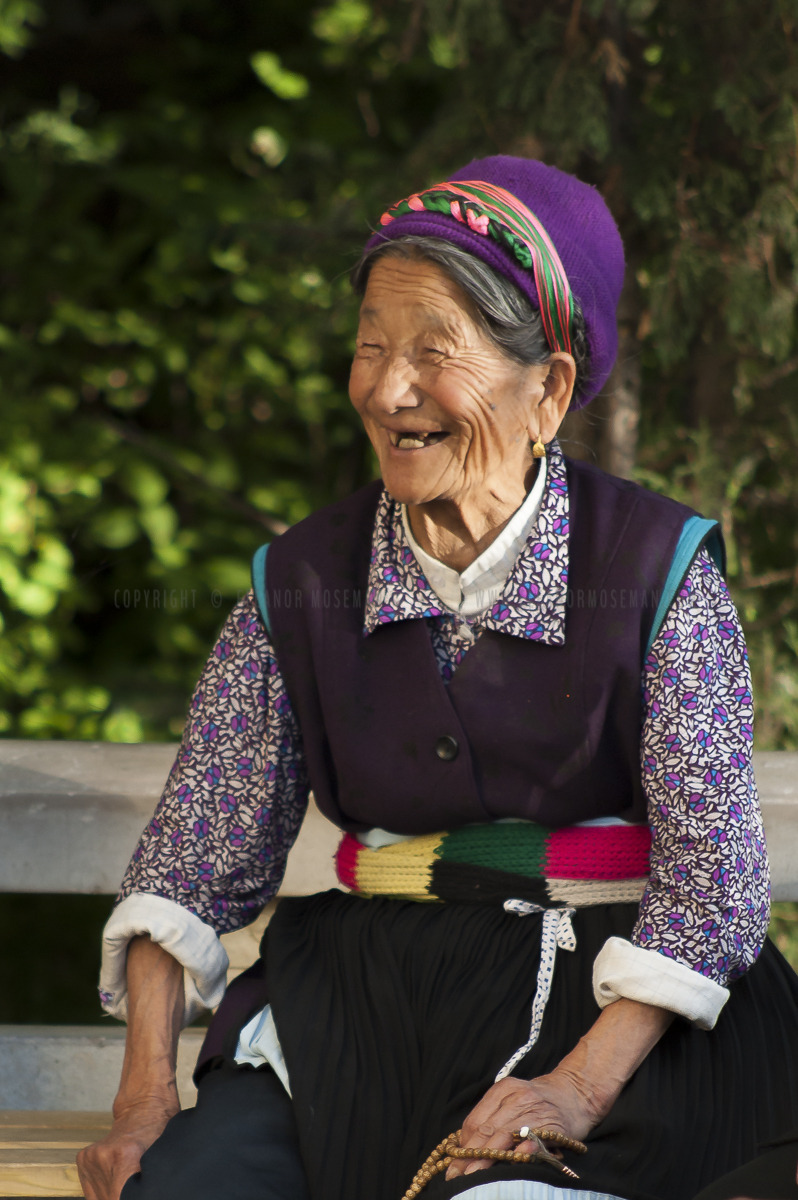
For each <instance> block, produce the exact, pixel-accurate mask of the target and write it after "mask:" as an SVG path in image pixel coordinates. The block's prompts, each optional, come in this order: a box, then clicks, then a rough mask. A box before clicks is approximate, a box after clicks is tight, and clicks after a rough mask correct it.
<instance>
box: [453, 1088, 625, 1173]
mask: <svg viewBox="0 0 798 1200" xmlns="http://www.w3.org/2000/svg"><path fill="white" fill-rule="evenodd" d="M603 1115H604V1113H603V1112H602V1111H601V1110H600V1107H599V1105H598V1104H597V1103H596V1102H595V1101H594V1100H593V1098H592V1097H591V1096H588V1095H586V1094H585V1090H584V1088H582V1087H580V1085H579V1082H578V1080H577V1079H576V1078H574V1077H572V1076H571V1075H569V1074H568V1073H567V1072H564V1071H562V1069H561V1068H558V1069H557V1070H555V1071H552V1073H551V1074H550V1075H541V1076H539V1078H537V1079H532V1080H525V1079H514V1078H512V1077H510V1078H509V1079H502V1080H501V1082H499V1083H494V1084H493V1086H492V1087H490V1088H489V1089H488V1091H487V1092H486V1093H485V1095H484V1096H483V1097H482V1099H481V1100H480V1102H479V1104H477V1105H476V1106H475V1107H474V1108H473V1109H472V1110H471V1112H470V1113H469V1114H468V1116H467V1117H466V1119H465V1121H464V1122H463V1131H462V1133H461V1135H460V1145H461V1146H474V1147H476V1148H477V1149H482V1147H483V1146H489V1147H491V1149H495V1150H511V1149H513V1148H514V1147H515V1149H517V1150H521V1151H523V1152H529V1151H533V1150H535V1149H536V1147H535V1145H534V1144H533V1143H531V1142H520V1143H519V1144H518V1145H517V1146H516V1145H515V1143H514V1142H513V1139H512V1132H513V1130H514V1129H515V1130H517V1129H520V1128H521V1127H522V1126H523V1125H529V1126H531V1127H532V1128H537V1129H543V1128H546V1129H554V1130H556V1131H557V1132H558V1133H564V1134H566V1136H567V1137H571V1138H578V1139H579V1140H580V1141H581V1140H582V1139H583V1138H584V1137H586V1136H587V1134H588V1133H589V1132H590V1130H591V1129H593V1127H594V1126H595V1125H597V1124H598V1122H599V1121H600V1120H601V1118H602V1116H603ZM489 1166H491V1161H490V1159H485V1158H477V1159H471V1160H470V1161H469V1160H466V1161H460V1162H455V1163H452V1165H451V1166H450V1167H449V1169H448V1171H447V1172H446V1178H447V1179H455V1178H456V1177H457V1176H458V1175H470V1174H471V1173H472V1172H473V1171H481V1170H484V1168H485V1167H489Z"/></svg>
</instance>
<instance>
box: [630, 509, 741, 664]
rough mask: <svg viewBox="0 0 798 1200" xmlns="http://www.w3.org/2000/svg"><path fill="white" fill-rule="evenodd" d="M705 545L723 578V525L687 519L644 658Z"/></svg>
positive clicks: (703, 519) (704, 519) (702, 518)
mask: <svg viewBox="0 0 798 1200" xmlns="http://www.w3.org/2000/svg"><path fill="white" fill-rule="evenodd" d="M703 545H706V547H707V550H708V551H709V553H710V554H711V556H712V558H713V560H714V562H715V566H716V567H717V568H718V570H719V571H720V573H721V575H722V574H723V573H724V571H725V569H726V555H725V552H724V549H723V539H722V538H721V536H720V526H719V525H718V523H717V521H709V520H707V518H706V517H688V518H687V520H686V521H685V523H684V528H683V529H682V532H681V533H680V534H679V541H678V542H677V543H676V550H675V551H674V555H673V561H672V562H671V565H670V570H669V571H668V575H667V578H666V580H665V585H664V587H663V589H662V595H661V596H660V601H659V604H658V605H657V611H656V612H655V613H654V621H653V623H652V625H651V633H650V634H649V636H648V644H647V645H646V653H645V655H644V657H648V652H649V650H650V649H651V647H652V646H653V644H654V639H655V638H656V636H657V634H658V633H659V631H660V629H662V624H663V621H664V620H665V617H666V616H667V615H668V609H669V608H670V606H671V605H672V604H673V602H674V600H675V599H676V596H677V593H678V591H679V588H680V587H681V586H682V584H683V583H684V581H685V578H686V576H687V572H688V571H689V570H690V566H691V564H692V562H693V559H694V558H695V556H696V554H697V553H698V551H699V550H700V548H701V547H702V546H703Z"/></svg>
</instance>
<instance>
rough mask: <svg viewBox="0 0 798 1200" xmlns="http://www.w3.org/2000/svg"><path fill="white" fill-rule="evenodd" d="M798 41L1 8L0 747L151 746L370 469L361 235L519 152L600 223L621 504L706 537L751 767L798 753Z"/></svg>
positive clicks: (456, 17)
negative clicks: (712, 539)
mask: <svg viewBox="0 0 798 1200" xmlns="http://www.w3.org/2000/svg"><path fill="white" fill-rule="evenodd" d="M45 12H46V20H45V19H44V17H43V13H45ZM797 27H798V2H796V0H776V2H775V3H774V4H771V5H766V6H762V5H758V4H755V3H754V0H743V2H742V3H741V2H740V0H707V2H706V3H705V4H704V5H696V4H694V3H688V2H687V0H673V3H670V4H668V5H665V4H663V3H661V0H660V2H659V3H658V2H657V0H613V3H609V0H582V3H581V4H580V3H579V2H578V0H567V2H566V0H554V3H549V2H546V3H544V2H543V0H501V2H500V3H496V4H487V5H486V4H484V3H477V2H476V0H379V2H378V0H333V2H331V3H319V2H318V0H314V3H310V2H308V3H301V2H300V3H296V2H294V3H292V4H289V3H288V2H287V0H274V2H273V3H270V4H269V5H252V4H247V3H244V0H233V2H231V3H230V4H228V5H220V4H218V3H216V2H215V0H214V2H212V0H193V2H192V3H190V4H189V3H188V0H124V2H123V0H102V3H101V2H100V0H90V2H89V3H87V4H85V5H83V6H81V7H79V8H77V9H75V8H73V7H66V6H58V5H51V6H47V8H46V10H45V9H44V8H43V7H40V6H37V5H36V4H34V3H32V2H31V0H0V51H2V52H4V53H5V54H6V56H7V58H6V60H5V64H4V72H3V78H2V81H0V98H1V99H2V106H1V108H0V114H1V115H0V189H2V204H3V218H4V219H3V223H2V227H0V242H1V243H2V255H1V256H0V262H2V268H0V270H2V275H3V283H4V286H3V288H2V290H1V291H0V354H2V357H3V371H2V376H1V379H2V382H1V383H0V388H1V389H2V405H3V416H4V421H3V429H2V435H1V436H0V530H1V531H2V536H1V537H0V614H1V617H2V621H3V623H4V632H3V637H2V642H0V712H1V713H2V715H0V727H2V729H3V731H5V732H7V733H17V734H23V735H25V736H64V737H111V738H115V739H129V740H135V739H137V738H140V737H149V738H159V737H173V736H176V735H177V733H178V732H179V729H180V725H181V722H182V713H183V710H184V707H185V702H186V698H187V695H188V692H189V689H190V687H191V684H192V680H193V678H194V677H195V675H196V673H197V671H198V669H199V666H200V664H201V661H202V658H203V656H204V654H205V653H206V652H207V646H208V645H209V643H210V641H211V639H212V637H213V635H214V632H215V630H216V628H217V627H218V624H219V622H220V620H221V618H222V616H223V615H224V611H225V609H226V608H227V607H228V606H229V605H230V604H231V603H232V602H233V601H234V600H235V599H236V597H237V595H238V594H239V592H240V591H241V590H243V589H245V588H246V587H247V563H248V561H249V558H250V555H251V553H252V551H253V550H254V549H255V547H256V546H257V545H258V544H259V542H261V541H263V540H267V539H268V538H269V537H271V536H272V535H273V534H274V533H275V532H277V531H279V530H280V529H282V528H283V527H284V526H285V525H286V524H288V523H291V522H293V521H296V520H297V519H299V518H301V517H302V516H303V515H305V514H306V513H307V512H308V511H310V510H311V509H312V508H314V507H317V506H318V505H320V504H322V503H324V502H325V501H327V500H329V499H331V498H334V497H335V496H339V495H343V494H345V493H346V492H348V491H350V490H351V489H352V488H354V487H355V486H357V485H358V484H359V483H361V482H363V481H365V479H367V478H368V476H369V474H370V472H371V470H372V466H371V459H370V456H369V453H368V450H367V448H366V446H365V445H364V441H363V438H362V437H361V436H360V434H359V431H358V429H357V426H356V422H355V420H354V418H353V416H352V414H351V413H350V411H349V406H348V402H347V399H346V379H347V371H348V351H349V339H350V336H351V331H352V327H353V304H352V301H351V299H350V297H349V294H348V285H347V282H346V275H347V271H348V268H349V266H350V265H351V263H352V262H353V261H354V259H355V257H356V255H357V253H358V250H359V248H360V246H361V244H362V241H363V235H364V232H365V231H366V230H367V228H368V225H369V223H371V224H373V223H374V222H375V220H376V219H377V217H378V215H379V213H380V211H381V210H382V208H383V207H384V206H385V204H386V203H387V202H388V201H390V200H392V199H395V198H396V197H398V196H400V195H402V194H404V193H406V192H407V191H408V190H409V189H410V188H411V187H416V186H419V185H420V184H422V183H423V182H426V181H430V180H433V179H435V178H441V177H443V176H444V174H445V172H446V171H447V170H449V169H450V168H452V167H455V166H459V165H462V163H463V162H465V161H467V160H468V158H470V157H473V156H475V155H478V154H482V153H495V152H509V153H521V154H537V155H542V156H544V157H546V158H547V159H548V160H549V161H551V162H554V163H557V164H558V165H560V166H562V167H564V168H565V169H569V170H575V171H577V172H578V173H580V174H581V175H582V176H583V177H584V178H586V179H588V180H589V181H590V182H593V183H595V184H596V185H597V186H599V187H600V188H601V189H602V191H603V192H604V193H605V195H606V196H607V198H608V201H609V203H610V205H611V206H612V208H613V210H614V212H615V213H616V215H617V217H618V220H619V223H620V225H621V228H622V232H623V234H624V238H625V242H626V245H627V249H628V256H629V266H630V270H629V280H630V283H629V303H630V307H631V310H632V311H633V313H634V314H635V323H636V326H637V336H638V341H639V345H640V352H641V356H642V359H641V361H642V368H643V397H644V423H643V439H642V445H641V453H640V473H641V478H643V479H644V480H646V481H648V482H649V483H651V484H652V485H653V486H656V487H659V488H661V489H662V490H664V491H669V492H672V493H674V494H678V495H680V496H682V497H683V498H686V499H689V500H690V501H691V502H692V503H695V504H696V505H698V506H699V507H702V508H704V509H705V510H706V511H708V512H710V513H717V514H719V515H720V516H721V518H722V521H723V524H724V530H725V532H726V534H727V538H728V540H729V546H730V579H731V583H732V587H733V589H734V592H735V595H736V597H737V599H738V601H739V602H740V604H741V608H742V611H743V614H744V617H745V619H746V622H747V626H748V630H749V634H750V637H751V644H752V659H753V663H754V670H755V676H756V677H757V681H758V683H759V698H760V721H759V736H760V739H761V743H762V744H766V745H771V746H777V745H789V746H794V745H795V744H796V742H798V720H797V719H796V716H795V712H796V706H795V704H794V703H793V701H794V699H795V696H796V692H797V691H798V674H797V673H796V669H795V649H796V642H797V641H798V612H796V605H795V602H794V600H793V595H794V593H795V586H794V585H795V582H796V574H795V562H796V549H797V547H796V536H797V535H796V528H795V521H794V517H793V514H794V513H795V511H796V506H797V505H798V495H797V494H796V489H797V488H798V479H797V477H796V473H795V472H794V470H792V459H793V457H794V453H793V449H794V446H795V442H796V433H797V432H798V430H796V425H795V422H796V417H795V416H794V414H793V412H792V411H791V407H790V402H791V399H792V384H793V381H794V379H795V372H796V369H798V348H797V347H796V295H797V294H798V289H797V288H796V283H797V282H798V206H796V203H795V195H796V182H797V181H798V177H797V176H796V167H795V163H796V161H798V158H797V157H796V129H797V128H798V115H797V114H798V94H797V93H798V82H796V81H797V80H798V72H796V63H795V52H796V28H797Z"/></svg>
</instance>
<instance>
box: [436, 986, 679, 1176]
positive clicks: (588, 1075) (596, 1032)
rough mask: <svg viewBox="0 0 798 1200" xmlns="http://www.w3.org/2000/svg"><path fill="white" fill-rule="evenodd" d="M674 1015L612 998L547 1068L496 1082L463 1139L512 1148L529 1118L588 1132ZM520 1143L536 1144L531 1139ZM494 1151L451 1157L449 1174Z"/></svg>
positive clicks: (473, 1166) (534, 1123) (475, 1167)
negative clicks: (545, 1071)
mask: <svg viewBox="0 0 798 1200" xmlns="http://www.w3.org/2000/svg"><path fill="white" fill-rule="evenodd" d="M672 1020H673V1013H670V1012H667V1011H666V1010H665V1009H662V1008H655V1007H654V1006H653V1005H651V1004H641V1003H639V1002H638V1001H637V1000H623V999H622V1000H616V1001H615V1003H614V1004H610V1005H608V1007H607V1008H605V1009H604V1011H603V1012H602V1013H601V1015H600V1016H599V1018H598V1020H597V1021H596V1022H595V1024H594V1025H593V1026H592V1028H591V1029H589V1030H588V1032H587V1033H586V1034H585V1036H584V1037H583V1038H580V1040H579V1042H578V1043H577V1045H576V1046H575V1047H574V1049H573V1050H572V1051H571V1053H570V1054H567V1055H566V1056H565V1058H564V1059H563V1060H562V1062H561V1063H560V1064H559V1066H557V1067H556V1068H555V1069H554V1070H553V1071H552V1072H551V1074H549V1075H541V1076H540V1077H539V1078H538V1079H532V1080H529V1081H527V1080H523V1079H514V1078H512V1077H510V1078H509V1079H503V1080H502V1081H501V1082H500V1083H494V1084H493V1086H492V1087H490V1088H488V1091H487V1092H486V1093H485V1095H484V1096H483V1097H482V1099H481V1100H480V1102H479V1104H477V1105H476V1107H475V1108H474V1109H472V1111H471V1112H470V1113H469V1115H468V1116H467V1117H466V1119H465V1122H464V1123H463V1132H462V1134H461V1136H460V1145H461V1146H475V1147H476V1148H477V1149H478V1150H481V1149H482V1148H483V1147H490V1148H491V1149H496V1150H509V1149H511V1148H512V1146H513V1139H512V1136H511V1135H512V1132H513V1130H514V1129H519V1128H521V1126H523V1125H529V1126H531V1127H532V1128H538V1129H542V1128H544V1127H546V1128H548V1129H555V1130H557V1132H558V1133H564V1134H565V1135H566V1136H567V1137H571V1138H578V1139H579V1140H580V1141H581V1139H582V1138H584V1137H585V1136H586V1135H587V1134H588V1133H589V1132H590V1130H591V1129H593V1128H594V1126H596V1125H598V1123H599V1121H601V1120H603V1118H604V1117H605V1116H606V1115H607V1113H608V1112H609V1111H610V1109H611V1108H612V1106H613V1104H614V1103H615V1101H616V1099H617V1098H618V1096H619V1095H620V1092H621V1089H622V1088H623V1086H624V1084H625V1083H626V1081H627V1080H628V1079H629V1078H630V1077H631V1075H632V1074H633V1073H634V1072H635V1071H636V1070H637V1068H638V1067H639V1066H640V1064H641V1062H642V1061H643V1059H644V1058H645V1057H646V1055H647V1054H648V1053H649V1051H650V1050H651V1049H652V1048H653V1047H654V1046H655V1045H656V1043H657V1042H658V1041H659V1039H660V1038H661V1037H662V1035H663V1033H664V1032H665V1030H666V1029H667V1028H668V1026H669V1025H670V1023H671V1021H672ZM518 1149H520V1150H522V1151H526V1150H534V1146H533V1145H530V1144H529V1143H528V1142H522V1143H521V1144H520V1145H519V1147H518ZM490 1165H491V1164H490V1159H483V1158H479V1159H471V1160H470V1161H465V1162H464V1161H462V1160H461V1161H460V1162H455V1163H452V1165H451V1166H450V1167H449V1169H448V1171H447V1173H446V1178H447V1179H454V1178H456V1176H458V1175H467V1174H470V1173H471V1172H472V1171H480V1170H483V1169H484V1168H485V1167H489V1166H490Z"/></svg>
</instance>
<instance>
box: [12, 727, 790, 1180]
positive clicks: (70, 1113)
mask: <svg viewBox="0 0 798 1200" xmlns="http://www.w3.org/2000/svg"><path fill="white" fill-rule="evenodd" d="M174 754H175V746H174V745H139V746H120V745H109V744H107V743H89V742H39V741H12V740H9V741H0V847H2V852H1V853H0V890H2V891H4V892H31V893H42V892H48V893H53V894H69V893H81V894H86V893H99V894H107V895H108V896H109V897H110V896H112V895H113V894H114V893H115V892H116V890H117V887H118V884H119V880H120V879H121V877H122V873H123V871H124V869H125V867H126V865H127V862H128V860H129V858H130V854H131V852H132V850H133V848H134V846H135V844H136V842H137V840H138V837H139V834H140V832H141V829H142V828H143V826H144V825H145V824H146V822H147V820H148V819H149V817H150V816H151V814H152V811H153V808H154V807H155V804H156V802H157V800H158V797H159V795H160V793H161V790H162V787H163V782H164V779H165V778H166V775H167V773H168V771H169V768H170V767H171V765H172V761H173V758H174ZM755 769H756V777H757V783H758V785H759V789H760V795H761V797H762V805H763V810H764V813H765V825H766V830H767V836H768V845H769V849H770V856H771V863H772V868H773V880H774V898H775V899H779V900H798V754H793V753H787V752H781V753H764V754H757V755H755ZM338 837H339V834H338V831H337V830H336V829H335V827H334V826H332V825H331V824H330V823H329V822H328V821H327V820H325V818H324V817H322V816H321V815H320V814H319V813H318V811H317V810H316V809H315V807H313V806H311V809H310V810H309V813H308V816H307V818H306V820H305V822H304V824H303V827H302V832H301V834H300V837H299V839H298V841H297V844H296V845H295V846H294V848H293V850H292V851H291V854H290V855H289V858H288V869H287V872H286V877H285V881H284V883H283V886H282V888H281V891H280V894H281V895H304V894H306V893H308V892H313V891H319V890H322V889H324V888H328V887H334V886H336V879H335V873H334V870H333V864H332V855H333V852H334V849H335V846H336V844H337V840H338ZM109 907H110V900H109ZM269 915H270V910H269V908H267V909H266V910H265V911H264V913H262V914H261V916H260V917H259V918H258V920H257V921H256V922H255V923H254V924H253V925H250V926H249V927H248V928H247V929H244V930H241V931H240V932H238V933H234V934H229V935H226V936H225V937H224V938H223V939H222V940H223V942H224V944H225V947H226V949H227V952H228V955H229V956H230V973H229V978H233V977H234V976H235V975H236V974H238V972H239V971H241V970H243V968H244V967H246V966H248V965H249V964H250V963H251V962H252V961H254V959H255V958H256V956H257V952H258V943H259V941H260V937H261V934H262V932H263V928H264V926H265V925H266V922H267V920H268V917H269ZM3 966H4V967H5V969H6V971H7V972H8V964H7V963H4V964H3ZM9 973H10V972H9ZM6 986H8V985H6ZM98 1011H99V1009H98ZM202 1036H203V1030H201V1029H187V1030H185V1031H184V1033H183V1035H182V1037H181V1041H180V1051H179V1056H178V1087H179V1091H180V1096H181V1101H182V1103H183V1104H184V1105H188V1104H191V1103H193V1096H194V1089H193V1085H192V1083H191V1072H192V1069H193V1065H194V1061H195V1059H196V1056H197V1053H198V1051H199V1046H200V1043H201V1040H202ZM124 1037H125V1031H124V1029H123V1028H121V1027H119V1026H114V1025H111V1024H110V1022H109V1023H108V1024H107V1025H97V1026H53V1027H43V1026H35V1025H18V1026H11V1025H5V1026H2V1025H0V1197H12V1196H13V1197H22V1196H40V1197H56V1196H80V1195H81V1191H80V1187H79V1185H78V1181H77V1170H76V1168H75V1165H74V1161H75V1153H76V1151H77V1150H78V1149H79V1148H80V1147H81V1146H83V1145H86V1144H87V1143H88V1142H91V1141H94V1140H96V1138H97V1137H99V1136H101V1134H102V1132H103V1131H104V1130H105V1129H107V1128H108V1127H109V1124H110V1117H109V1111H110V1107H111V1103H112V1101H113V1097H114V1094H115V1091H116V1086H117V1082H118V1079H119V1073H120V1070H121V1065H122V1055H123V1051H124Z"/></svg>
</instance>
